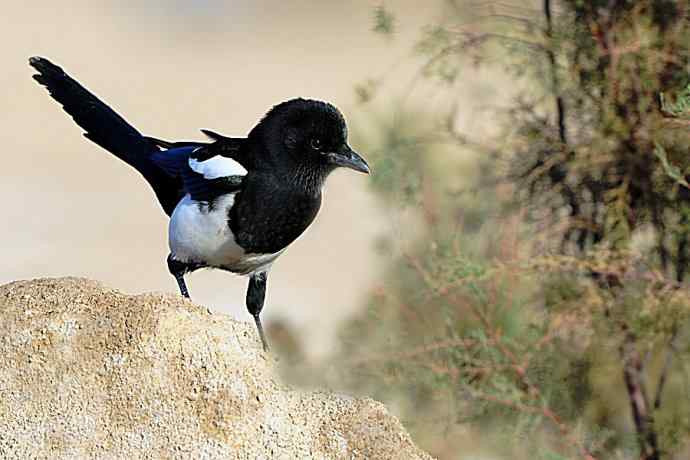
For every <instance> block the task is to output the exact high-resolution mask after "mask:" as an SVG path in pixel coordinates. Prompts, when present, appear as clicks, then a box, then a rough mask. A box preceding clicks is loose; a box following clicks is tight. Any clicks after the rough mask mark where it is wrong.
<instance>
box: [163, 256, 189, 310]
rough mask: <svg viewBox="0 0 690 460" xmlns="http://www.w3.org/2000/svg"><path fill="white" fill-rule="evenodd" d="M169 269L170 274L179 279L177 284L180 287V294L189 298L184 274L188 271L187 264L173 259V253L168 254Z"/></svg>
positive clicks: (176, 279)
mask: <svg viewBox="0 0 690 460" xmlns="http://www.w3.org/2000/svg"><path fill="white" fill-rule="evenodd" d="M168 270H169V271H170V274H171V275H172V276H174V277H175V281H177V285H178V286H179V288H180V294H182V296H183V297H186V298H188V299H189V291H188V290H187V284H186V283H185V282H184V274H185V273H186V272H187V265H186V264H185V263H183V262H180V261H178V260H175V259H173V257H172V254H170V255H168Z"/></svg>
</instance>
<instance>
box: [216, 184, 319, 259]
mask: <svg viewBox="0 0 690 460" xmlns="http://www.w3.org/2000/svg"><path fill="white" fill-rule="evenodd" d="M320 206H321V194H320V192H319V193H317V194H314V193H308V192H306V191H305V190H302V189H299V188H295V187H293V186H291V185H290V184H289V183H285V181H284V180H283V179H281V178H279V177H271V176H267V175H261V174H252V173H250V174H249V175H248V176H246V177H245V181H244V187H243V189H242V191H241V192H239V193H238V194H237V195H236V198H235V205H234V206H233V207H232V208H231V209H230V211H229V215H228V224H229V226H230V230H232V233H233V235H234V236H235V241H236V242H237V244H239V245H240V246H242V248H243V249H244V250H245V251H247V252H250V253H256V254H272V253H275V252H278V251H280V250H281V249H284V248H285V247H287V246H288V245H289V244H290V243H292V242H293V241H294V240H295V239H296V238H297V237H298V236H300V235H301V234H302V233H303V232H304V230H306V229H307V227H308V226H309V224H311V223H312V221H313V220H314V218H315V217H316V214H317V213H318V211H319V208H320Z"/></svg>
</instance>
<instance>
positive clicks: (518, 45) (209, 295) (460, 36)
mask: <svg viewBox="0 0 690 460" xmlns="http://www.w3.org/2000/svg"><path fill="white" fill-rule="evenodd" d="M41 3H42V2H38V3H32V4H30V5H29V4H24V3H19V2H10V3H8V4H7V5H6V6H5V11H6V13H7V14H6V15H5V16H4V18H3V19H0V21H3V23H2V28H1V29H0V34H2V37H3V38H4V40H2V41H1V42H0V53H1V54H2V58H3V62H4V63H5V65H4V70H5V71H4V73H3V74H2V75H1V76H0V78H2V79H3V81H2V83H3V84H2V85H0V94H1V95H2V99H1V100H2V101H3V102H4V103H5V107H6V110H5V111H4V112H3V113H4V117H3V123H2V124H1V125H0V134H2V138H3V140H4V142H5V144H6V148H5V161H4V168H3V173H2V174H3V176H2V178H3V180H2V181H1V182H0V192H1V193H2V194H3V197H5V208H4V217H5V219H4V220H3V225H2V227H0V231H2V232H3V233H2V235H0V236H2V241H3V242H4V244H3V256H4V257H3V263H2V264H1V265H0V282H6V281H11V280H15V279H21V278H33V277H39V276H66V275H76V276H86V277H89V278H93V279H97V280H100V281H102V282H104V283H106V284H107V285H109V286H112V287H114V288H117V289H120V290H123V291H125V292H131V293H139V292H145V291H152V290H153V291H166V292H176V288H175V283H174V281H173V279H172V277H170V275H169V274H168V273H167V270H166V267H165V264H164V260H165V257H166V255H167V248H166V238H165V234H166V224H167V222H166V218H165V216H164V215H163V213H162V212H161V211H160V209H159V206H158V204H157V203H156V201H155V199H154V197H153V194H152V193H151V191H150V190H149V189H148V186H147V185H146V184H145V183H144V181H143V180H141V179H140V178H139V177H138V175H137V173H136V172H134V171H133V170H131V169H129V168H128V167H127V166H126V165H124V164H122V163H120V162H119V161H118V160H116V159H114V158H112V157H111V156H110V155H108V154H107V153H105V152H103V151H101V150H100V149H99V148H98V147H96V146H95V145H92V144H91V143H90V142H87V141H86V140H85V139H83V138H82V137H81V136H80V131H79V128H78V127H76V126H75V125H74V123H73V122H72V121H71V120H70V119H69V117H68V116H66V115H65V114H63V113H62V111H61V110H60V108H59V107H58V106H57V104H55V103H54V102H53V101H52V100H50V99H49V97H48V96H47V95H46V94H45V91H44V90H43V89H42V88H40V87H38V86H37V85H36V84H35V83H34V82H33V81H32V80H31V79H30V75H31V70H30V69H29V67H28V65H27V62H26V61H27V58H28V57H29V56H31V55H42V56H45V57H48V58H50V59H52V60H54V62H56V63H57V64H59V65H61V66H63V67H64V69H65V70H66V71H68V72H69V73H71V74H72V76H74V77H75V78H76V79H77V80H79V81H80V82H82V83H83V84H84V85H85V86H87V87H88V88H89V89H91V90H92V91H93V92H95V93H96V94H97V95H99V96H101V97H102V98H103V99H104V100H105V101H107V102H109V103H111V105H112V106H113V107H114V108H115V109H116V110H117V111H118V112H120V113H121V114H123V115H124V116H125V117H126V118H127V119H128V120H129V121H130V122H131V123H132V124H133V125H134V126H136V127H137V128H138V129H140V130H141V131H142V132H144V133H146V134H150V135H154V136H157V137H161V138H164V139H168V138H170V139H194V138H200V135H199V133H198V128H209V129H213V130H217V131H219V132H221V133H226V134H229V135H244V134H246V133H247V132H248V130H249V129H250V128H251V127H252V126H253V125H254V124H255V123H256V121H257V120H258V119H259V118H260V117H261V116H262V115H263V114H264V113H265V112H266V110H267V109H268V108H269V107H270V106H272V105H274V104H276V103H278V102H280V101H283V100H286V99H289V98H292V97H295V96H304V97H313V98H318V99H324V100H328V101H330V102H332V103H334V104H335V105H337V106H338V107H340V108H341V109H342V110H343V112H344V113H345V116H346V118H347V120H348V124H349V127H350V136H351V144H352V145H353V147H354V148H355V149H356V150H357V151H359V152H360V153H362V154H363V155H364V156H365V157H366V158H367V159H368V160H369V162H370V164H371V166H372V169H373V174H372V175H371V176H370V177H363V176H361V175H356V174H348V173H347V172H346V171H342V172H338V173H336V174H334V176H333V177H332V178H331V179H330V180H329V182H328V184H327V187H326V192H325V201H324V206H323V209H322V211H321V213H320V215H319V217H318V218H317V221H316V223H315V224H314V225H313V226H312V227H311V228H310V229H309V230H308V231H307V232H306V233H305V235H303V236H302V237H301V238H300V239H299V240H298V241H297V243H296V244H295V245H293V246H291V249H290V250H289V251H287V252H286V254H285V255H284V256H283V257H281V259H280V260H279V261H278V262H277V263H276V264H275V266H274V269H273V272H272V279H271V281H270V282H269V292H268V301H267V306H266V309H265V318H266V321H267V323H268V329H269V336H270V337H269V338H270V339H271V341H272V343H273V345H274V352H275V353H276V354H277V355H278V356H279V359H278V366H279V368H280V369H281V371H282V373H283V376H284V378H285V379H286V380H287V381H288V382H290V383H292V384H295V385H299V386H302V387H306V388H309V387H327V388H330V389H335V390H338V391H343V392H347V393H351V394H358V395H365V396H371V397H373V398H375V399H378V400H380V401H383V402H384V403H386V404H387V406H388V407H390V408H391V410H392V411H393V412H394V413H396V414H397V415H398V416H399V417H400V419H401V420H402V422H403V424H404V425H405V426H406V427H407V428H408V429H409V430H410V432H411V434H412V436H413V438H414V439H415V441H416V442H417V443H418V444H419V445H420V446H421V447H422V448H424V449H426V450H428V451H429V452H430V453H431V454H433V455H434V456H436V457H438V458H442V459H498V458H500V459H504V458H505V459H545V460H546V459H548V460H558V459H587V460H592V459H608V458H615V459H644V460H659V459H685V458H688V456H689V455H690V443H689V441H690V416H688V414H690V369H689V368H690V346H689V344H690V333H689V332H690V330H689V327H688V326H689V324H690V321H689V320H690V296H689V295H688V291H687V272H688V268H690V240H689V239H688V237H689V236H690V160H689V159H690V157H689V156H688V152H689V151H690V75H689V74H690V51H689V49H690V20H689V19H688V18H689V16H688V9H689V5H688V2H687V1H686V0H640V1H637V2H629V1H623V0H621V1H617V0H613V1H609V0H606V1H604V0H601V1H599V0H594V1H591V2H582V1H579V0H560V1H551V0H534V1H528V2H524V1H511V0H507V1H488V0H487V1H477V0H437V1H436V0H432V1H428V2H423V3H420V2H414V1H407V0H395V1H392V0H391V1H383V2H381V1H352V2H336V1H319V2H316V1H293V2H282V1H212V0H206V1H186V0H177V1H173V0H169V1H163V0H155V1H154V0H151V1H145V2H140V3H139V4H138V5H137V6H126V5H123V4H122V3H121V2H107V1H90V2H82V1H75V2H70V3H69V4H65V3H60V4H56V3H48V2H43V4H41ZM245 283H246V281H245V280H244V279H241V278H237V277H232V276H230V275H228V274H225V273H214V272H199V273H195V274H194V275H192V276H191V277H190V279H189V285H190V291H191V294H192V297H193V299H194V300H195V301H196V302H198V303H200V304H203V305H207V306H209V307H210V308H211V309H213V310H215V311H220V312H226V313H229V314H231V315H233V316H234V317H236V318H238V319H240V320H244V321H246V320H247V319H248V318H247V315H246V313H245V307H244V302H243V299H244V290H245Z"/></svg>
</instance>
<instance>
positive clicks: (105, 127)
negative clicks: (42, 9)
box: [29, 57, 182, 215]
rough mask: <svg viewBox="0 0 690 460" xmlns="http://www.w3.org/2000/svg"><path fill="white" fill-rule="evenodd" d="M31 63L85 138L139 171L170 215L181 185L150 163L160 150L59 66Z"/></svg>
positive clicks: (34, 60)
mask: <svg viewBox="0 0 690 460" xmlns="http://www.w3.org/2000/svg"><path fill="white" fill-rule="evenodd" d="M29 64H30V65H31V66H32V67H33V68H34V69H36V70H37V71H38V72H39V73H38V74H36V75H34V76H33V78H34V80H36V81H37V82H38V83H40V84H41V85H43V86H45V87H46V88H47V89H48V92H49V93H50V95H51V96H52V97H53V99H55V100H56V101H57V102H59V103H60V104H61V105H62V107H63V109H64V110H65V112H67V113H68V114H69V115H70V116H71V117H72V118H73V119H74V121H75V122H76V123H77V124H78V125H79V126H81V127H82V128H83V129H84V131H86V132H85V133H84V136H85V137H86V138H87V139H89V140H91V141H93V142H94V143H96V144H98V145H100V146H101V147H103V148H104V149H106V150H107V151H109V152H110V153H112V154H113V155H115V156H116V157H118V158H120V159H121V160H123V161H124V162H125V163H127V164H129V165H130V166H132V167H134V168H135V169H136V170H137V171H139V172H140V173H141V174H142V175H143V176H144V178H145V179H146V180H147V181H148V183H149V184H150V185H151V187H153V190H154V192H155V193H156V196H157V198H158V201H160V203H161V205H162V206H163V210H164V211H165V212H166V213H167V214H168V215H170V214H171V213H172V211H173V209H175V206H176V205H177V203H178V201H179V200H180V198H181V196H182V190H181V183H180V182H179V180H178V179H176V178H172V177H170V176H168V175H167V174H165V172H164V171H162V170H161V169H159V168H158V167H157V166H156V165H155V164H154V163H153V162H152V161H151V160H150V158H149V157H150V155H151V154H152V153H155V152H157V151H158V149H157V148H156V147H155V146H154V145H152V144H151V143H150V142H149V141H148V140H147V139H146V138H145V137H144V136H142V135H141V133H139V131H137V130H136V129H135V128H134V127H133V126H132V125H130V124H129V123H127V121H126V120H125V119H124V118H122V117H121V116H120V115H118V114H117V113H115V111H114V110H113V109H111V108H110V107H108V106H107V105H106V104H105V103H104V102H102V101H101V100H99V99H98V98H97V97H96V96H95V95H93V94H92V93H90V92H89V91H88V90H87V89H86V88H84V87H83V86H81V85H80V84H79V83H77V82H76V81H75V80H74V79H73V78H71V77H70V76H69V75H67V74H66V73H65V72H64V71H63V70H62V69H61V68H60V67H58V66H56V65H55V64H53V63H52V62H50V61H49V60H47V59H45V58H41V57H32V58H31V59H29Z"/></svg>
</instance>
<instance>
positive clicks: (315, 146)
mask: <svg viewBox="0 0 690 460" xmlns="http://www.w3.org/2000/svg"><path fill="white" fill-rule="evenodd" d="M309 145H310V146H311V148H313V149H314V150H319V149H320V148H321V141H320V140H319V139H312V140H311V141H309Z"/></svg>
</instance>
